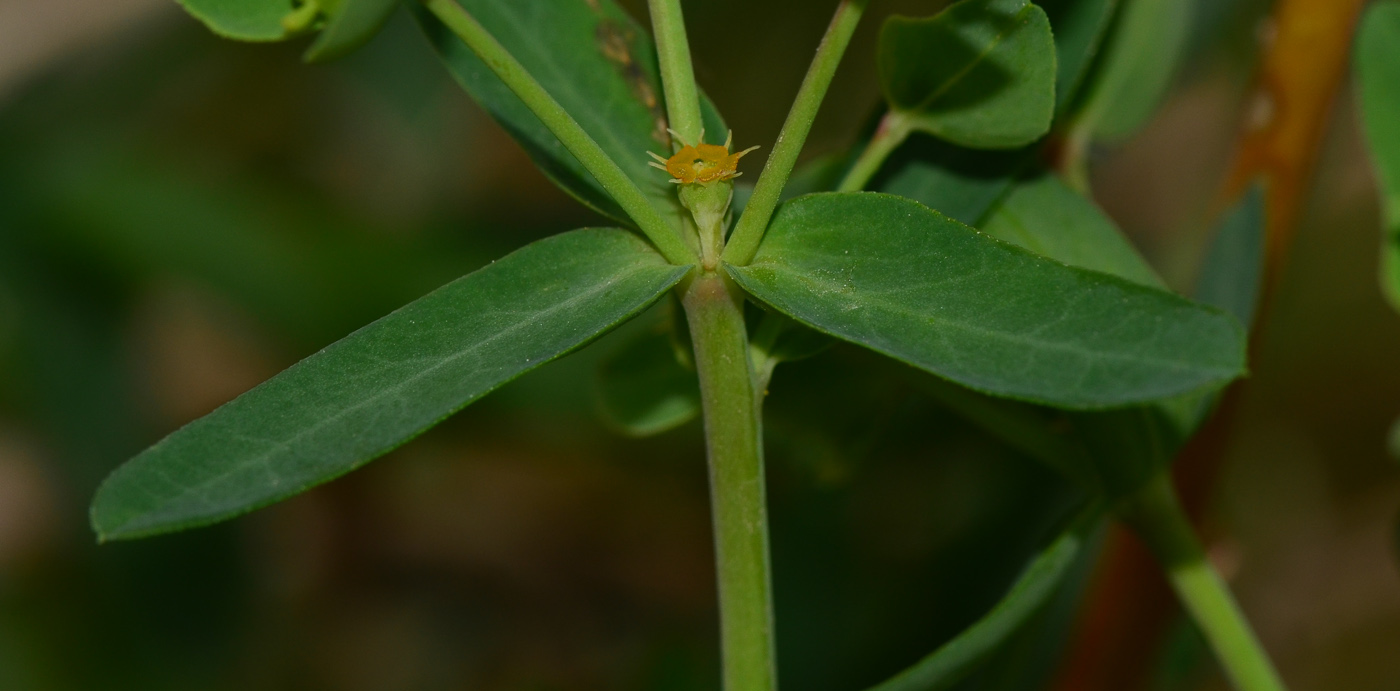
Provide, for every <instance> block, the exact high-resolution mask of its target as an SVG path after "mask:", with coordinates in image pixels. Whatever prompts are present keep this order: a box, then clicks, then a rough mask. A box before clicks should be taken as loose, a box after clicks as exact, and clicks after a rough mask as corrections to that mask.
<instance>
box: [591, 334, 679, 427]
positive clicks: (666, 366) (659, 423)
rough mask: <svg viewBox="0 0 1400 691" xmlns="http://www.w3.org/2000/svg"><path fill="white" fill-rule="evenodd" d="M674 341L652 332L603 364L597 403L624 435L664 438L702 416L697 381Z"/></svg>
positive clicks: (600, 368) (599, 373) (609, 356)
mask: <svg viewBox="0 0 1400 691" xmlns="http://www.w3.org/2000/svg"><path fill="white" fill-rule="evenodd" d="M659 326H662V327H666V326H667V324H665V323H662V324H660V325H659ZM671 341H672V336H671V334H670V330H669V329H668V328H662V329H653V330H651V331H649V332H647V333H643V334H639V335H638V336H637V337H636V338H633V339H632V340H630V341H628V342H627V343H626V344H624V345H623V346H622V347H621V348H618V349H617V350H615V351H613V352H612V353H611V354H610V355H608V356H607V357H606V358H604V359H603V361H602V362H600V363H599V366H598V401H599V405H600V407H601V409H602V411H603V415H604V417H605V418H607V420H608V422H610V423H612V425H613V426H615V427H617V428H618V429H620V430H621V431H623V432H624V433H626V434H629V435H632V436H636V437H645V436H650V435H653V434H660V433H662V432H665V431H667V430H670V429H675V428H676V427H679V426H681V425H683V424H685V423H687V422H690V421H691V420H693V419H695V418H696V416H698V415H699V414H700V383H699V380H698V379H696V376H695V371H694V370H691V369H687V368H686V367H684V366H683V365H682V364H681V363H680V362H679V361H678V360H677V359H676V351H675V348H673V347H672V343H671Z"/></svg>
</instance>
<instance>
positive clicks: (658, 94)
mask: <svg viewBox="0 0 1400 691" xmlns="http://www.w3.org/2000/svg"><path fill="white" fill-rule="evenodd" d="M461 4H462V7H464V8H466V10H467V11H468V12H470V13H471V14H472V16H473V17H475V18H476V19H477V21H479V22H481V24H482V26H484V27H486V30H487V31H489V32H491V35H492V36H494V37H495V38H496V40H498V41H500V42H501V45H503V46H505V48H506V50H508V51H510V53H511V55H514V56H515V58H516V59H517V60H519V61H520V63H521V64H522V65H524V66H525V69H526V70H527V71H528V72H529V73H530V74H531V75H532V76H533V77H534V78H535V79H536V80H537V81H539V83H540V84H541V85H542V86H543V87H544V89H545V90H546V91H548V92H549V94H550V95H551V96H553V97H554V99H555V100H556V101H558V102H559V104H560V105H561V106H563V107H564V110H566V111H568V112H569V114H570V115H572V116H573V118H574V120H576V121H578V124H579V125H580V126H581V127H583V129H584V131H586V132H588V134H589V136H591V137H593V140H594V141H596V142H597V143H598V145H599V146H600V147H602V149H603V151H604V152H605V153H607V154H608V156H609V157H611V158H612V159H613V160H614V161H616V162H617V164H618V165H619V166H621V167H622V170H623V171H624V172H625V173H627V175H628V177H630V178H632V180H633V181H634V182H636V183H637V186H638V187H640V188H641V190H642V192H643V193H645V194H646V195H647V196H649V197H651V198H652V199H653V200H655V201H656V203H657V205H658V206H659V207H660V208H663V209H670V211H671V215H672V217H673V219H674V221H675V223H676V224H677V227H679V224H680V223H681V219H683V218H688V217H689V214H688V213H687V212H686V211H685V209H684V208H682V207H681V205H680V201H679V200H678V198H677V197H676V191H675V185H673V184H671V183H670V181H669V180H670V177H669V176H668V175H666V174H665V173H664V172H661V171H658V170H656V169H655V168H652V167H650V166H648V165H647V163H648V161H650V160H651V159H650V158H648V157H647V152H648V151H651V152H653V153H656V154H659V155H661V156H666V157H669V156H670V155H671V148H670V146H671V139H670V135H669V134H667V132H666V110H665V101H664V100H663V98H662V91H661V82H660V79H659V77H658V76H657V66H656V48H655V46H654V45H653V44H652V42H651V39H650V38H649V37H648V36H647V33H646V31H645V30H643V29H642V28H641V27H640V26H638V25H637V23H636V22H635V21H633V20H632V18H631V17H630V16H628V15H627V13H626V12H625V11H623V10H622V9H621V8H619V7H618V6H617V5H616V3H614V2H612V0H591V1H590V2H583V1H582V0H462V1H461ZM416 14H417V16H418V19H419V21H420V22H421V23H422V25H423V29H424V31H425V32H426V33H427V35H428V38H429V40H430V41H431V42H432V44H433V46H434V47H435V48H436V49H437V52H438V55H439V56H440V57H442V59H443V61H444V62H446V64H447V67H448V69H449V70H450V71H451V72H452V75H453V76H454V77H455V78H456V79H457V82H458V83H459V84H461V85H462V88H464V89H466V90H467V92H468V93H469V94H471V96H472V98H474V99H476V101H477V103H480V104H481V105H482V107H484V108H485V109H486V110H487V111H489V112H490V113H491V115H492V116H493V117H495V118H496V120H497V121H499V122H500V123H501V125H502V126H504V127H505V128H506V130H507V131H509V132H510V133H511V135H512V136H513V137H515V139H516V141H518V142H520V145H521V146H523V147H524V148H525V150H526V151H527V152H528V153H529V154H530V157H531V158H533V159H534V161H535V164H536V165H538V166H539V167H540V169H541V170H543V171H544V172H545V174H546V175H548V176H549V177H550V178H551V179H553V180H554V181H555V182H556V183H557V184H558V185H559V186H560V187H562V188H563V189H564V190H565V191H567V192H568V193H570V194H572V195H574V196H575V197H576V198H578V199H579V200H580V201H582V202H583V203H584V204H587V205H588V206H590V207H592V208H594V209H596V210H597V211H599V212H601V213H604V214H606V215H608V216H611V217H612V218H615V219H617V220H619V221H623V222H626V223H630V222H631V221H630V220H629V219H628V217H627V215H626V214H625V213H623V211H622V209H621V208H620V207H618V205H617V203H616V202H614V201H613V200H612V198H611V197H609V196H608V194H607V192H605V191H604V190H603V188H602V186H601V185H599V184H598V182H597V181H596V180H594V179H593V176H592V175H590V174H589V173H588V171H587V170H585V169H584V167H583V165H582V164H580V163H579V162H578V160H577V159H575V158H574V157H573V154H570V153H569V152H568V150H567V149H565V148H564V145H563V144H562V143H561V142H560V141H559V140H558V139H556V138H555V136H554V135H553V134H552V133H551V132H550V131H549V130H548V129H547V128H546V127H545V126H544V123H542V122H540V120H539V118H537V117H535V115H534V113H532V112H530V109H529V108H526V107H525V104H524V103H522V102H521V101H520V99H519V98H517V97H516V96H515V94H514V93H513V92H511V90H510V89H509V88H508V87H507V86H506V85H505V83H504V82H502V81H501V80H500V79H499V78H497V77H496V75H495V73H493V72H492V71H491V70H490V68H488V67H487V66H486V64H485V63H483V62H481V60H480V59H479V58H477V56H476V54H475V53H473V52H472V51H471V49H469V48H468V47H467V46H466V44H464V43H462V42H461V41H460V40H458V38H457V37H456V36H455V35H453V34H452V32H451V31H449V30H448V29H447V28H446V27H444V26H443V25H442V24H441V23H440V22H438V21H437V19H436V18H434V17H433V16H432V15H430V14H428V13H427V11H426V10H422V9H421V8H420V9H419V11H418V12H417V13H416ZM701 110H702V116H703V119H704V124H705V132H706V135H705V136H706V139H707V140H710V141H723V140H724V137H725V134H726V132H727V129H726V127H725V125H724V120H723V119H722V118H720V116H719V114H718V112H717V111H716V110H715V108H714V106H713V105H712V104H710V102H709V99H706V98H704V97H703V96H702V97H701Z"/></svg>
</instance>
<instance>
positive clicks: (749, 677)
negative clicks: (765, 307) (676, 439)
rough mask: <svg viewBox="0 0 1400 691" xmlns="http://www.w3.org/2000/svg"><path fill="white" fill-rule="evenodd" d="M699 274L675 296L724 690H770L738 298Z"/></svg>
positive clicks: (749, 389)
mask: <svg viewBox="0 0 1400 691" xmlns="http://www.w3.org/2000/svg"><path fill="white" fill-rule="evenodd" d="M740 295H741V293H740V292H739V291H738V290H737V289H731V287H730V286H729V285H727V280H726V279H725V278H723V277H722V276H719V275H717V274H715V273H704V274H702V275H701V276H699V277H697V278H696V279H695V280H694V281H693V282H692V283H691V284H690V286H689V287H688V288H687V289H686V292H685V297H684V298H683V299H682V302H683V304H684V305H685V313H686V318H687V320H688V321H689V324H690V333H691V339H692V341H693V342H694V344H695V370H696V373H697V374H698V375H699V376H700V400H701V405H702V408H703V410H704V416H705V441H706V452H707V457H708V459H709V467H710V504H711V513H712V520H713V521H714V537H715V562H716V563H715V566H716V571H717V575H718V581H719V609H720V649H721V652H722V657H723V664H724V688H725V690H726V691H772V690H773V689H775V688H777V666H776V663H775V660H774V644H773V598H772V579H771V577H770V575H769V574H770V564H769V556H768V509H767V498H766V496H765V495H766V491H765V489H764V484H765V483H764V476H763V435H762V431H761V425H760V421H759V396H758V391H757V389H756V386H755V383H754V372H753V367H752V365H751V364H750V360H749V344H748V334H747V332H746V330H745V326H744V311H743V298H742V297H740Z"/></svg>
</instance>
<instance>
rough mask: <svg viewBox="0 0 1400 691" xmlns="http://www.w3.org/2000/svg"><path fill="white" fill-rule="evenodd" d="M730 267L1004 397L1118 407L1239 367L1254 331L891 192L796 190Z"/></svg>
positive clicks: (848, 328)
mask: <svg viewBox="0 0 1400 691" xmlns="http://www.w3.org/2000/svg"><path fill="white" fill-rule="evenodd" d="M727 268H728V271H729V273H730V274H731V275H732V276H733V277H734V278H735V280H736V281H738V283H739V284H740V285H741V286H743V288H744V289H745V290H747V291H748V292H749V293H750V294H752V295H753V296H754V297H755V298H757V299H758V300H760V301H762V302H764V303H766V304H768V305H770V306H771V307H773V308H775V309H777V310H778V311H780V312H783V313H784V314H787V315H788V316H791V317H793V318H794V319H796V320H798V321H799V322H803V323H805V324H807V325H809V326H812V327H815V328H816V329H818V330H820V331H824V332H826V333H829V334H831V335H833V336H836V337H838V338H843V339H845V340H848V341H852V342H854V343H857V344H861V345H865V346H867V347H869V348H871V349H873V350H876V351H878V352H881V353H884V354H886V355H889V356H891V357H894V358H896V359H899V360H902V361H904V362H907V363H909V364H911V365H914V366H916V367H920V368H922V369H925V370H927V371H929V372H932V373H934V374H937V375H939V376H942V377H944V378H947V379H951V380H953V381H955V382H958V383H960V384H962V385H964V386H967V387H970V388H973V389H977V390H980V391H984V392H986V393H990V394H994V395H999V396H1006V397H1010V398H1019V399H1023V400H1029V401H1035V402H1039V403H1045V404H1048V405H1054V406H1059V407H1065V408H1103V407H1113V406H1124V405H1129V404H1133V403H1140V402H1144V401H1150V400H1154V399H1158V398H1163V397H1167V396H1173V395H1177V394H1182V393H1187V392H1191V391H1195V390H1198V389H1201V388H1205V387H1209V386H1215V385H1219V384H1221V383H1223V382H1226V381H1229V380H1231V379H1234V378H1235V377H1237V376H1239V375H1240V374H1242V373H1243V369H1244V333H1243V331H1242V329H1241V328H1240V326H1239V324H1238V323H1236V322H1235V321H1234V319H1232V318H1231V317H1229V316H1228V315H1226V314H1224V313H1222V312H1220V311H1219V310H1216V309H1214V308H1211V307H1207V306H1204V305H1200V304H1197V303H1194V302H1191V301H1190V300H1186V299H1185V298H1182V297H1179V296H1177V295H1173V294H1171V293H1167V292H1164V291H1160V290H1155V289H1151V288H1147V287H1145V286H1141V285H1137V284H1134V283H1131V282H1129V281H1125V280H1123V279H1121V278H1118V277H1114V276H1108V275H1106V274H1102V273H1098V272H1094V271H1087V270H1083V269H1077V268H1073V267H1069V266H1066V265H1064V264H1061V263H1059V262H1056V261H1052V260H1049V259H1045V258H1043V257H1040V256H1038V255H1035V254H1033V253H1031V252H1028V251H1026V250H1024V249H1021V248H1019V247H1015V246H1012V245H1009V244H1006V243H1003V242H999V241H997V240H993V239H992V238H990V237H987V236H986V235H983V234H981V233H978V232H977V231H975V230H973V229H972V228H969V227H967V226H964V225H962V224H961V223H958V222H956V221H953V220H952V219H949V218H947V217H946V216H943V215H942V214H939V213H938V212H936V211H933V210H931V209H929V208H927V207H925V206H923V205H921V204H919V203H917V202H913V201H910V200H908V199H903V198H900V197H895V196H893V195H886V194H876V193H870V192H849V193H827V194H815V195H809V196H806V197H800V198H798V199H795V200H793V201H791V202H788V203H787V204H785V205H784V206H783V207H781V208H780V210H779V212H778V214H777V215H776V216H775V217H774V220H773V223H772V225H771V226H770V227H769V230H768V234H767V236H766V238H765V240H764V244H763V245H762V246H761V247H760V248H759V252H758V254H757V255H756V256H755V258H754V261H753V262H752V263H750V264H749V265H747V266H742V267H735V266H729V267H727Z"/></svg>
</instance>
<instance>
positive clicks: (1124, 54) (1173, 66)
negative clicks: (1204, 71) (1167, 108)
mask: <svg viewBox="0 0 1400 691" xmlns="http://www.w3.org/2000/svg"><path fill="white" fill-rule="evenodd" d="M1194 7H1195V3H1191V2H1181V0H1131V1H1130V2H1127V3H1125V4H1124V5H1123V8H1122V10H1120V12H1119V16H1118V18H1117V20H1116V21H1114V23H1113V30H1112V33H1111V35H1110V36H1109V37H1108V41H1107V43H1106V45H1105V46H1104V49H1103V59H1102V60H1100V61H1099V63H1098V69H1097V70H1095V72H1094V74H1093V76H1092V77H1091V79H1090V81H1089V82H1088V84H1087V86H1086V90H1085V97H1084V104H1083V109H1082V110H1081V111H1080V113H1079V114H1078V115H1077V116H1076V120H1078V123H1077V124H1076V127H1077V128H1080V129H1085V130H1088V133H1089V134H1091V135H1093V136H1094V137H1095V138H1099V139H1108V140H1116V139H1123V138H1126V137H1127V136H1129V135H1131V134H1133V133H1134V132H1136V131H1138V130H1139V129H1141V128H1142V126H1143V125H1144V124H1146V122H1147V120H1148V118H1149V117H1151V115H1152V113H1153V112H1154V111H1156V110H1157V104H1158V103H1160V102H1161V100H1162V97H1163V96H1164V95H1165V94H1166V92H1167V89H1168V87H1170V86H1171V82H1172V77H1173V76H1175V75H1176V70H1177V67H1178V66H1180V64H1181V61H1182V57H1183V53H1184V52H1185V48H1186V40H1187V38H1188V37H1189V33H1190V28H1191V14H1192V11H1193V8H1194Z"/></svg>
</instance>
